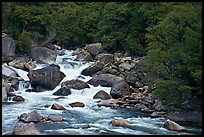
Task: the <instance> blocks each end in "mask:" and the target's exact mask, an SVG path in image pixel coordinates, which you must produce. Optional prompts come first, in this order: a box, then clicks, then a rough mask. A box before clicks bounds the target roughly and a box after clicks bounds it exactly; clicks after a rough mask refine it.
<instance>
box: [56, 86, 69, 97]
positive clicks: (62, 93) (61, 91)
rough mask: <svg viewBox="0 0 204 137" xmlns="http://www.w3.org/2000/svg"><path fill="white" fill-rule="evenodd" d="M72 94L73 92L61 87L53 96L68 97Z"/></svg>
mask: <svg viewBox="0 0 204 137" xmlns="http://www.w3.org/2000/svg"><path fill="white" fill-rule="evenodd" d="M70 94H71V91H70V89H69V88H67V87H61V88H60V89H59V90H57V91H56V92H54V93H53V94H52V95H57V96H68V95H70Z"/></svg>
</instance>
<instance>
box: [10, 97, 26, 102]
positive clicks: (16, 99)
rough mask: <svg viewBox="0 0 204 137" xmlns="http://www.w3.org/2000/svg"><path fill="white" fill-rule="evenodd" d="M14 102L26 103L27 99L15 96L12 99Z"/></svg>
mask: <svg viewBox="0 0 204 137" xmlns="http://www.w3.org/2000/svg"><path fill="white" fill-rule="evenodd" d="M12 100H13V101H17V102H20V101H25V99H24V98H23V97H22V96H18V95H17V96H15V97H13V99H12Z"/></svg>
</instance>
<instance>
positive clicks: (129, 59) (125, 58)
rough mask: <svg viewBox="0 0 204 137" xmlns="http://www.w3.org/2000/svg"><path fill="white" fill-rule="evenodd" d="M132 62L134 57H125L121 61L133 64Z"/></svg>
mask: <svg viewBox="0 0 204 137" xmlns="http://www.w3.org/2000/svg"><path fill="white" fill-rule="evenodd" d="M131 60H132V57H123V58H122V59H121V62H131Z"/></svg>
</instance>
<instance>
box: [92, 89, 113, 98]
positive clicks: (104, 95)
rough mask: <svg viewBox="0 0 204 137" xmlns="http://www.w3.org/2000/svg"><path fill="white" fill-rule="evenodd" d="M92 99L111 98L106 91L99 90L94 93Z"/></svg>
mask: <svg viewBox="0 0 204 137" xmlns="http://www.w3.org/2000/svg"><path fill="white" fill-rule="evenodd" d="M93 99H103V100H107V99H111V96H110V95H109V94H108V93H106V92H105V91H104V90H100V91H98V92H97V93H96V94H95V95H94V97H93Z"/></svg>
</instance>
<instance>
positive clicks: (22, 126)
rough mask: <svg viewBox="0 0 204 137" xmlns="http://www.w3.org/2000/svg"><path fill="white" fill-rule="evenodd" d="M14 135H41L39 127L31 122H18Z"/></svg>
mask: <svg viewBox="0 0 204 137" xmlns="http://www.w3.org/2000/svg"><path fill="white" fill-rule="evenodd" d="M12 135H41V133H40V131H39V130H38V129H37V127H36V125H35V124H34V123H33V122H31V123H18V124H17V125H16V126H15V128H14V130H13V133H12Z"/></svg>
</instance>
